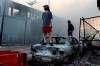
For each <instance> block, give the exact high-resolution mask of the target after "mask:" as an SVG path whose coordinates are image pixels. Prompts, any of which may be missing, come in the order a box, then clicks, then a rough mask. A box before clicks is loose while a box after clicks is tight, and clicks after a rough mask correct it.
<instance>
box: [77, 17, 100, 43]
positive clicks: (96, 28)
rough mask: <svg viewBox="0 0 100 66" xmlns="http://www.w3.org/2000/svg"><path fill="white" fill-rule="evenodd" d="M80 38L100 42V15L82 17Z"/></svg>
mask: <svg viewBox="0 0 100 66" xmlns="http://www.w3.org/2000/svg"><path fill="white" fill-rule="evenodd" d="M79 40H80V41H90V42H91V43H95V44H96V43H98V44H100V16H95V17H90V18H84V17H82V18H80V28H79Z"/></svg>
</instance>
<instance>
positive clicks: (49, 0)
mask: <svg viewBox="0 0 100 66" xmlns="http://www.w3.org/2000/svg"><path fill="white" fill-rule="evenodd" d="M48 5H49V8H50V0H48Z"/></svg>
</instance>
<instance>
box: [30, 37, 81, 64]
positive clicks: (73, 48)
mask: <svg viewBox="0 0 100 66" xmlns="http://www.w3.org/2000/svg"><path fill="white" fill-rule="evenodd" d="M47 41H48V39H47ZM52 41H53V42H52V44H53V46H51V45H50V43H49V42H48V43H47V44H46V45H42V43H43V41H42V42H40V43H39V44H34V45H32V46H31V53H32V59H33V60H37V61H40V60H41V61H42V62H56V61H57V62H61V61H62V62H67V61H69V60H70V59H73V58H72V56H74V57H76V56H77V54H78V52H80V43H79V42H78V40H77V39H76V38H74V37H52ZM75 55H76V56H75Z"/></svg>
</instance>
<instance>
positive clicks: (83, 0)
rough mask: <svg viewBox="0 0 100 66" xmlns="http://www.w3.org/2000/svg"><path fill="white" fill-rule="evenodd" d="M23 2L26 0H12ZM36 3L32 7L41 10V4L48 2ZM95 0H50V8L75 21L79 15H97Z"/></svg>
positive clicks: (57, 13)
mask: <svg viewBox="0 0 100 66" xmlns="http://www.w3.org/2000/svg"><path fill="white" fill-rule="evenodd" d="M14 1H16V2H19V3H22V4H25V5H27V6H29V5H28V4H27V3H25V2H28V0H14ZM36 1H37V3H36V4H34V5H33V6H32V7H33V8H36V9H38V10H41V11H43V5H45V4H48V0H36ZM96 1H97V0H50V8H51V11H52V13H53V14H54V15H56V16H59V17H61V18H64V19H66V20H67V19H70V20H72V21H76V20H77V19H80V18H81V17H91V16H97V15H99V12H100V11H98V9H97V4H96Z"/></svg>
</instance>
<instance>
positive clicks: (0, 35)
mask: <svg viewBox="0 0 100 66" xmlns="http://www.w3.org/2000/svg"><path fill="white" fill-rule="evenodd" d="M6 1H7V0H3V3H4V8H3V15H2V21H1V31H0V45H1V44H2V35H3V25H4V18H5V9H6Z"/></svg>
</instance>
